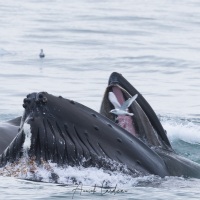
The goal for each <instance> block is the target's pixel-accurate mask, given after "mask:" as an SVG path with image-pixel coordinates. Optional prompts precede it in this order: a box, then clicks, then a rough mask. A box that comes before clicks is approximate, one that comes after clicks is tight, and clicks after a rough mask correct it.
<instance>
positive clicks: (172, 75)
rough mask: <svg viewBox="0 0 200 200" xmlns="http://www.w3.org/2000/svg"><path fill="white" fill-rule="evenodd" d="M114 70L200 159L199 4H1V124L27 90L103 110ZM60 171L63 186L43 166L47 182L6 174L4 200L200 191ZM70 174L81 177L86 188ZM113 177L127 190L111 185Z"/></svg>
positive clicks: (29, 0)
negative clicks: (105, 185) (107, 186)
mask: <svg viewBox="0 0 200 200" xmlns="http://www.w3.org/2000/svg"><path fill="white" fill-rule="evenodd" d="M40 49H43V50H44V53H45V58H44V59H40V58H39V53H40ZM113 71H116V72H119V73H121V74H123V76H124V77H125V78H126V79H127V80H129V81H130V82H131V83H132V84H133V86H134V87H136V88H137V89H138V90H139V91H140V92H141V93H142V94H143V95H144V97H145V98H146V99H147V101H148V102H149V103H150V105H151V106H152V107H153V109H154V110H155V112H156V113H157V114H158V116H159V117H160V119H161V121H162V123H163V126H164V128H165V129H166V130H167V132H168V137H169V138H170V141H171V143H172V145H173V147H174V149H175V150H176V151H177V152H178V153H180V154H182V155H184V156H186V157H188V158H190V159H192V160H194V161H196V162H199V163H200V157H199V152H200V146H199V144H200V1H198V0H190V1H186V0H173V1H172V0H168V1H166V0H163V1H160V0H152V1H147V0H124V1H119V0H107V1H104V0H102V1H97V0H76V1H66V0H40V1H37V0H20V1H19V0H16V1H12V0H6V1H0V94H1V98H0V121H2V122H3V121H5V120H8V119H12V118H14V117H17V116H20V115H22V113H23V107H22V102H23V99H24V98H25V96H26V95H27V94H29V93H31V92H40V91H47V92H49V93H52V94H54V95H62V96H63V97H65V98H69V99H73V100H75V101H78V102H80V103H82V104H84V105H86V106H88V107H90V108H92V109H94V110H96V111H99V108H100V104H101V100H102V97H103V94H104V90H105V88H106V86H107V82H108V78H109V76H110V74H111V73H112V72H113ZM55 168H56V167H55ZM56 170H57V171H58V173H60V175H61V174H63V179H62V180H61V181H60V184H53V183H51V181H49V179H48V176H47V175H46V174H45V173H46V172H44V171H42V169H41V176H43V177H44V181H43V182H32V181H28V180H24V179H23V177H7V176H0V199H72V198H74V199H98V200H99V199H137V200H138V199H143V200H145V199H148V200H149V199H162V200H163V199H166V200H169V199H181V200H184V199H199V197H200V190H199V188H200V180H198V179H184V178H182V177H166V178H164V179H161V178H159V177H156V176H149V177H140V178H135V179H134V178H130V177H128V176H125V177H124V176H123V175H121V174H117V173H111V172H110V173H107V172H103V171H101V170H98V169H89V170H84V169H75V168H74V169H73V168H70V169H67V171H65V170H64V169H59V168H56ZM65 173H66V174H67V175H66V174H65ZM64 175H66V176H68V177H70V176H72V177H76V178H77V179H78V180H80V181H82V182H83V185H79V186H78V187H83V188H84V192H82V193H80V192H78V190H77V191H75V188H76V187H77V185H73V184H69V181H68V180H67V179H66V177H65V176H64ZM104 180H106V181H108V182H109V183H110V185H111V186H112V187H113V188H115V189H119V190H120V191H121V192H119V193H116V192H113V191H112V190H111V189H110V190H108V191H107V192H106V191H105V190H103V191H102V189H101V185H102V184H103V182H104ZM63 184H64V185H63ZM95 185H98V187H97V188H98V189H96V192H93V193H92V191H94V186H95Z"/></svg>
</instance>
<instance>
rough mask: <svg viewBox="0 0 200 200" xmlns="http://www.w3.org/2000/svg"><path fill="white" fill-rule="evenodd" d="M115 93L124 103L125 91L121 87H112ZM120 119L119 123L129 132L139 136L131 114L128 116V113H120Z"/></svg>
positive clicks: (118, 118)
mask: <svg viewBox="0 0 200 200" xmlns="http://www.w3.org/2000/svg"><path fill="white" fill-rule="evenodd" d="M112 90H113V93H114V94H115V96H116V97H117V100H118V101H119V103H120V104H121V105H122V104H123V103H124V102H125V99H124V96H123V93H122V91H121V89H120V88H118V87H116V86H114V87H112ZM117 120H118V125H119V126H121V127H122V128H124V129H125V130H127V131H128V132H129V133H131V134H133V135H134V136H137V132H136V129H135V125H134V122H133V119H132V117H131V116H126V115H119V116H118V117H117Z"/></svg>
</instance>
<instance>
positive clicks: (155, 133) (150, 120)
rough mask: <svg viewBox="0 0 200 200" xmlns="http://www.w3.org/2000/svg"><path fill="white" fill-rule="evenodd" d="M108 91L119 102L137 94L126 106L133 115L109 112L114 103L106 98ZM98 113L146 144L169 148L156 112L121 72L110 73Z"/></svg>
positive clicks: (121, 102)
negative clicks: (134, 99)
mask: <svg viewBox="0 0 200 200" xmlns="http://www.w3.org/2000/svg"><path fill="white" fill-rule="evenodd" d="M109 92H113V93H114V95H115V97H116V98H117V100H118V102H119V103H120V104H123V103H124V102H125V101H127V100H128V99H129V98H130V97H132V96H134V95H136V94H138V98H137V99H136V101H134V102H133V103H132V104H131V105H130V106H129V108H128V112H129V113H133V116H126V115H118V116H117V115H114V114H113V113H110V111H111V110H112V109H114V105H113V103H112V102H111V101H110V100H109V98H108V95H109ZM100 113H101V114H102V115H104V116H106V117H107V118H109V119H111V120H112V121H113V122H115V123H116V124H118V125H119V126H120V127H122V128H123V129H125V130H127V131H128V132H129V133H130V134H132V135H134V136H135V137H137V138H139V139H141V140H142V141H143V142H144V143H146V144H147V145H148V146H150V147H152V146H154V147H155V146H159V147H163V148H165V149H171V145H170V143H169V140H168V138H167V136H166V133H165V131H164V129H163V127H162V125H161V124H160V121H159V120H158V118H157V116H156V114H155V113H154V111H153V110H152V108H151V107H150V105H149V104H148V103H147V102H146V100H145V99H144V98H143V96H142V95H141V94H140V93H139V92H138V91H137V90H136V89H135V88H134V87H133V86H132V85H131V84H130V83H129V82H128V81H127V80H126V79H125V78H124V77H123V76H122V75H121V74H118V73H116V72H114V73H112V74H111V76H110V79H109V83H108V87H107V88H106V91H105V94H104V97H103V101H102V104H101V108H100Z"/></svg>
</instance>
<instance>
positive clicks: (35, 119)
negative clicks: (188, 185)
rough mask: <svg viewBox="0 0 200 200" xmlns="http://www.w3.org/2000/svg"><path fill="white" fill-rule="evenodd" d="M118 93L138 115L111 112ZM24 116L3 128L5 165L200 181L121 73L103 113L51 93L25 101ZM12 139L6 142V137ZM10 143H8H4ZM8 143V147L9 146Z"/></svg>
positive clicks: (195, 167)
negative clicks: (29, 162) (26, 162)
mask: <svg viewBox="0 0 200 200" xmlns="http://www.w3.org/2000/svg"><path fill="white" fill-rule="evenodd" d="M109 92H112V93H113V94H114V95H115V97H116V98H117V101H118V102H119V103H120V104H121V105H122V104H123V103H124V102H126V101H127V100H128V99H129V98H132V97H133V96H134V95H136V94H137V95H138V96H137V99H136V100H135V101H134V102H133V103H131V105H129V106H128V111H129V112H130V113H134V115H133V116H132V115H128V116H126V115H118V116H116V115H115V114H113V113H110V110H112V109H115V107H114V105H113V100H110V99H109V95H108V94H109ZM23 107H24V114H23V116H22V117H19V118H16V119H14V120H10V121H8V122H7V123H5V124H4V126H3V125H2V126H1V128H0V137H1V140H0V151H1V152H0V166H1V167H3V166H5V165H6V164H7V163H15V162H18V161H19V160H20V158H23V157H26V158H29V159H33V160H34V161H35V162H36V163H37V164H38V165H40V164H41V163H42V162H43V161H51V162H54V163H57V164H58V165H59V166H66V165H70V166H76V165H82V166H84V167H88V166H95V167H99V168H103V169H110V170H119V169H120V170H122V171H123V172H125V173H129V174H133V175H135V174H142V175H147V174H155V175H158V176H160V177H165V176H184V177H195V178H200V165H199V164H197V163H195V162H192V161H190V160H188V159H186V158H184V157H182V156H180V155H178V154H177V153H176V152H175V151H174V150H173V148H172V146H171V144H170V142H169V139H168V137H167V135H166V131H165V130H164V129H163V127H162V124H161V123H160V121H159V119H158V117H157V115H156V114H155V112H154V111H153V109H152V108H151V106H150V105H149V103H148V102H147V101H146V100H145V98H144V97H143V96H142V95H141V94H140V93H139V92H138V91H137V90H136V89H135V88H134V87H133V86H132V85H131V84H130V83H129V82H128V81H127V80H126V79H125V78H124V77H123V76H122V75H121V74H119V73H117V72H114V73H112V74H111V76H110V78H109V81H108V87H107V88H106V91H105V95H104V97H103V100H102V104H101V108H100V113H97V112H95V111H94V110H92V109H90V108H88V107H86V106H84V105H82V104H80V103H78V102H75V101H73V100H69V99H65V98H63V97H61V96H59V97H57V96H54V95H51V94H48V93H47V92H40V93H32V94H29V95H27V97H26V98H25V99H24V101H23ZM6 134H8V136H9V134H10V136H9V137H8V138H7V139H5V138H6V137H5V135H6ZM4 140H5V141H4ZM3 142H5V143H4V144H3Z"/></svg>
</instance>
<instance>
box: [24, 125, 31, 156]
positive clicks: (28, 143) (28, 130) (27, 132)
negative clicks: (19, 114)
mask: <svg viewBox="0 0 200 200" xmlns="http://www.w3.org/2000/svg"><path fill="white" fill-rule="evenodd" d="M23 130H24V134H25V141H24V144H23V149H24V152H27V151H28V150H29V149H30V146H31V135H32V133H31V127H30V125H29V124H27V123H26V122H25V123H24V125H23Z"/></svg>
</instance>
